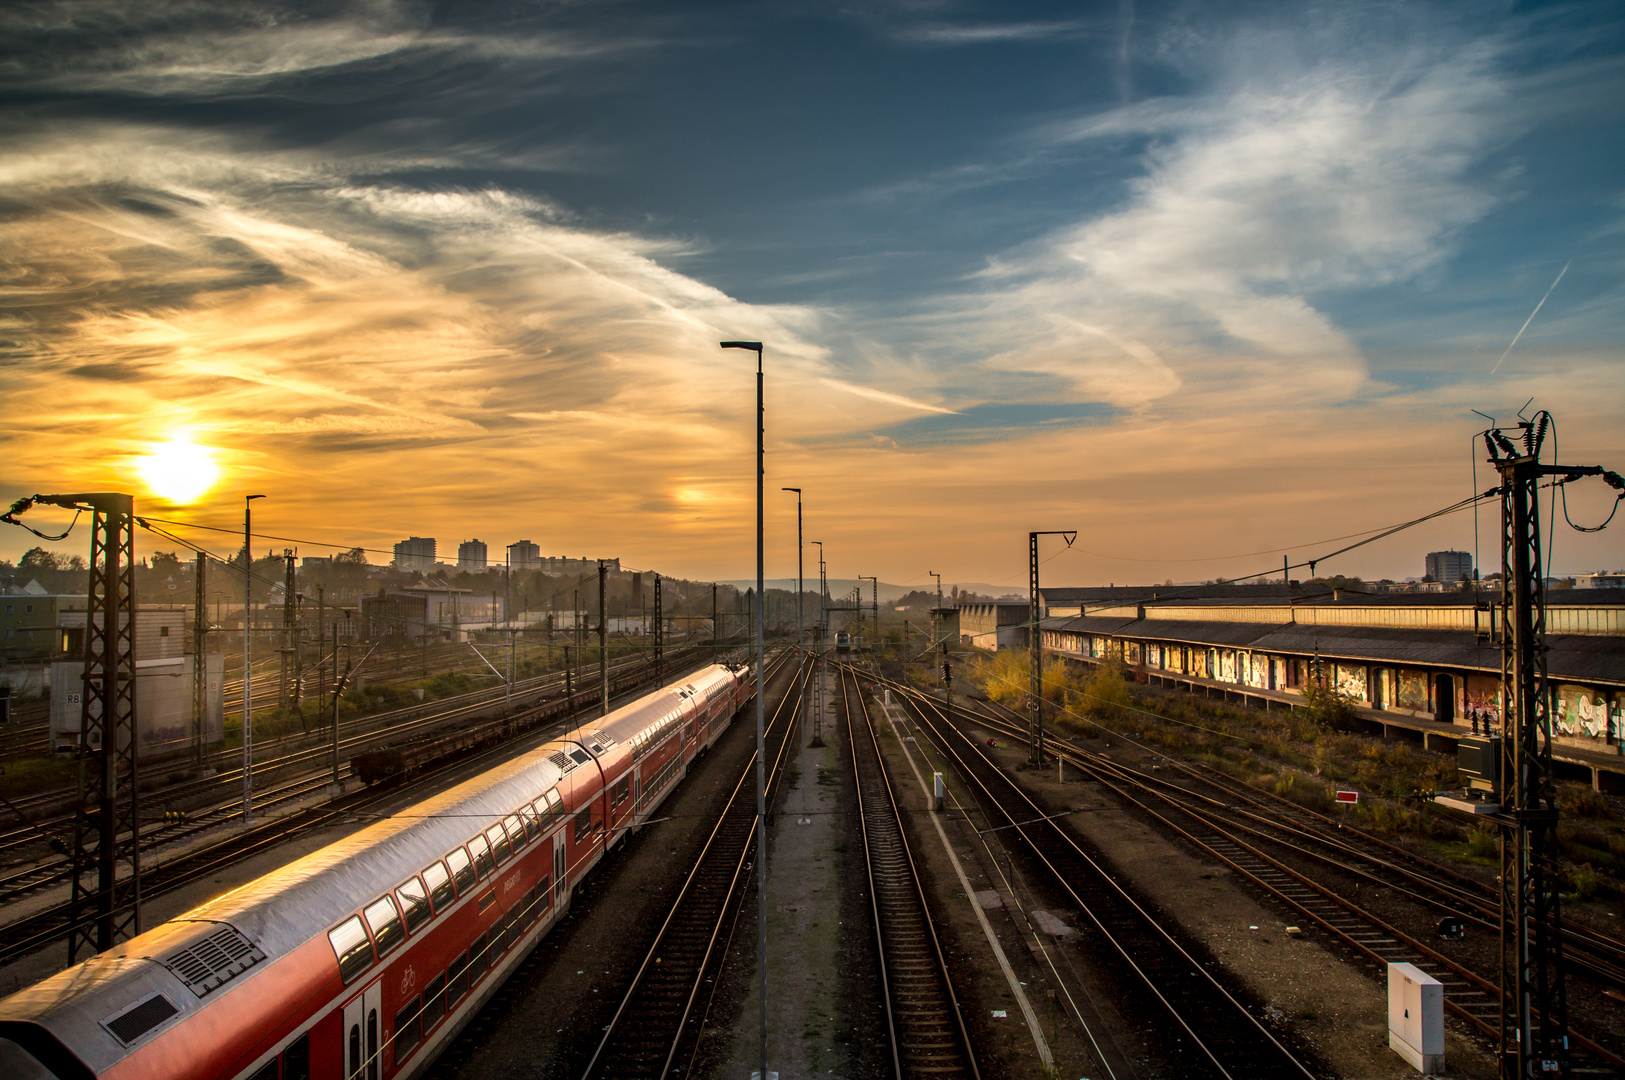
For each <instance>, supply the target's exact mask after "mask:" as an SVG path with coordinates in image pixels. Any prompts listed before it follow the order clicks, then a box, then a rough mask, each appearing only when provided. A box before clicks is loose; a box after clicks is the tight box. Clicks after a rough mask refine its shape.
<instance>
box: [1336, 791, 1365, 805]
mask: <svg viewBox="0 0 1625 1080" xmlns="http://www.w3.org/2000/svg"><path fill="white" fill-rule="evenodd" d="M1337 801H1338V802H1346V803H1357V802H1359V801H1360V793H1359V792H1358V791H1339V792H1338V793H1337Z"/></svg>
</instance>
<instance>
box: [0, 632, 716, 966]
mask: <svg viewBox="0 0 1625 1080" xmlns="http://www.w3.org/2000/svg"><path fill="white" fill-rule="evenodd" d="M666 670H667V671H668V672H670V673H673V674H675V673H676V672H678V671H681V670H684V669H683V668H681V667H678V666H676V663H675V662H674V661H668V666H667V668H666ZM644 688H645V686H644V684H642V683H639V684H636V685H634V686H633V687H632V688H631V692H634V693H635V692H638V691H641V690H642V689H644ZM555 704H557V703H555ZM586 704H590V702H588V703H586ZM533 712H537V713H542V714H543V715H542V716H541V717H540V719H539V721H538V722H539V723H545V722H546V721H547V720H551V719H555V718H557V717H559V716H566V715H571V714H566V713H563V712H562V711H560V710H556V709H554V710H544V709H538V710H533ZM535 726H536V725H535V724H530V725H528V729H534V727H535ZM521 730H522V731H524V730H527V729H521ZM531 737H534V736H531ZM512 752H513V744H512V741H511V740H510V741H507V742H503V743H500V744H498V745H495V746H492V747H490V748H488V749H485V750H482V751H478V752H476V753H475V754H473V755H471V756H469V757H464V758H460V759H458V760H454V761H447V762H445V763H444V764H441V765H439V766H437V767H432V768H431V769H429V770H428V771H426V772H423V773H419V774H418V776H417V777H416V778H415V779H414V781H413V784H414V786H420V785H423V784H428V783H431V782H433V781H434V780H436V779H438V778H439V777H440V776H442V775H444V774H445V773H446V772H448V771H450V770H452V769H459V768H464V767H466V766H467V765H468V764H469V763H470V762H480V761H490V760H500V759H502V758H503V757H504V756H505V755H508V754H511V753H512ZM329 775H330V774H326V773H323V774H320V775H318V776H313V777H305V778H301V779H298V780H294V781H291V782H290V783H288V784H286V785H284V786H283V787H281V788H278V789H274V790H273V791H271V792H269V793H268V794H269V795H270V796H271V799H272V800H274V801H275V802H279V803H280V802H287V801H291V800H293V799H297V798H299V797H300V796H301V795H303V794H308V793H309V792H310V791H311V790H314V789H319V788H321V787H323V786H324V785H325V784H326V783H327V782H328V778H329ZM399 790H400V789H399V787H398V786H394V785H390V786H382V787H379V788H374V789H364V790H362V791H359V792H354V793H352V794H351V795H347V796H341V797H340V798H339V799H337V800H334V801H332V802H329V803H326V804H323V805H322V806H319V807H312V808H310V809H307V810H304V811H301V812H300V813H297V814H294V815H290V816H289V817H287V818H283V819H279V820H277V821H272V822H267V823H266V824H264V825H260V826H257V827H253V828H250V829H249V830H248V831H247V832H244V833H242V834H239V835H237V836H233V837H227V838H224V839H222V840H220V841H218V842H216V843H214V844H210V845H208V846H206V847H204V848H200V849H198V850H197V851H194V852H190V853H188V854H186V855H184V856H182V857H180V858H178V859H173V860H171V861H169V862H168V863H165V864H164V865H163V866H161V867H154V868H151V869H145V870H143V872H142V875H141V891H142V899H143V901H146V900H150V899H152V898H153V897H155V896H159V895H162V894H163V893H165V892H169V891H170V890H172V889H175V888H179V887H180V886H181V885H185V884H187V883H189V882H191V881H193V880H195V879H197V878H199V877H202V876H204V875H206V874H209V873H214V872H217V871H218V870H219V869H220V868H222V867H224V866H228V865H230V864H231V863H233V862H236V861H238V860H240V859H242V858H246V857H247V856H249V855H252V854H254V853H256V852H258V851H260V850H263V849H264V848H267V847H270V846H274V845H275V844H277V843H281V842H282V841H283V840H286V839H290V838H292V837H293V836H297V835H299V834H301V833H304V832H309V831H310V830H312V829H317V828H321V827H323V826H325V825H327V824H329V823H331V822H333V821H334V820H336V819H340V818H342V817H344V816H345V815H353V814H355V813H357V812H359V811H364V810H366V809H368V808H370V807H372V806H374V805H377V804H379V803H380V802H382V801H384V800H388V799H391V798H394V797H395V796H396V795H397V793H398V792H399ZM256 805H259V806H264V805H266V804H265V803H263V802H256ZM240 815H241V810H240V808H238V809H237V810H236V811H235V812H233V811H230V810H227V811H225V814H224V817H223V819H222V820H225V821H229V820H231V819H233V818H237V817H240ZM218 824H220V822H219V821H214V822H208V823H204V824H200V825H198V826H196V827H191V826H188V827H187V828H186V829H185V831H184V832H183V831H179V830H171V831H169V832H168V833H167V835H166V833H165V832H163V831H160V832H158V833H155V834H154V836H155V837H157V838H159V842H161V843H165V844H167V843H171V842H173V841H175V840H179V839H182V838H183V837H184V836H187V835H191V834H193V833H196V832H201V831H203V830H204V829H208V828H214V827H216V826H217V825H218ZM147 850H149V849H148V848H147V847H146V846H145V845H144V846H143V852H146V851H147ZM54 866H55V868H56V870H57V877H56V878H55V880H57V881H60V880H62V879H64V878H66V877H67V876H69V874H70V873H71V867H70V866H69V865H68V864H67V861H66V860H65V859H64V860H59V861H57V862H56V863H55V864H54ZM44 884H46V883H45V882H36V883H34V884H32V885H30V886H29V887H28V889H26V890H24V891H33V890H37V889H38V888H41V887H43V885H44ZM13 895H15V893H14V894H13ZM70 907H71V905H70V904H69V903H68V902H66V901H64V902H61V903H57V904H53V905H51V906H50V907H47V908H45V909H43V910H41V911H39V912H36V913H34V914H32V915H29V916H26V917H24V918H22V919H18V920H16V921H14V922H11V923H9V924H7V925H5V926H3V927H0V963H6V962H8V961H10V960H13V959H16V958H17V957H19V956H23V955H26V954H27V953H30V952H33V951H35V950H36V949H39V948H41V947H43V946H45V945H48V944H50V943H51V942H52V941H54V940H57V939H59V938H61V937H63V936H64V935H65V934H66V933H67V931H68V928H69V916H70V914H71V911H70Z"/></svg>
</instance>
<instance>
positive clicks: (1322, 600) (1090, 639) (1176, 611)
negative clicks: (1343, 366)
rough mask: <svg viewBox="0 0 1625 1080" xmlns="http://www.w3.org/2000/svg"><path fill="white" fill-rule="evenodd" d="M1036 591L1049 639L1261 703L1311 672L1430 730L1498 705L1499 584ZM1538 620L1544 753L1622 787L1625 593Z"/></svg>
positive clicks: (1442, 732)
mask: <svg viewBox="0 0 1625 1080" xmlns="http://www.w3.org/2000/svg"><path fill="white" fill-rule="evenodd" d="M1169 594H1173V595H1169ZM1043 601H1044V605H1043V609H1044V612H1045V616H1046V617H1045V618H1044V621H1043V636H1042V641H1043V645H1044V648H1045V650H1046V651H1048V652H1051V653H1054V654H1057V655H1059V656H1062V657H1066V658H1070V659H1072V660H1076V661H1082V662H1091V663H1092V662H1098V661H1101V660H1104V659H1117V660H1121V661H1122V662H1123V663H1125V664H1127V665H1128V666H1129V667H1130V668H1131V669H1133V670H1134V671H1135V673H1136V676H1137V677H1138V678H1142V679H1144V680H1145V681H1150V682H1159V683H1164V684H1168V685H1177V686H1181V687H1183V688H1187V689H1191V690H1194V691H1196V692H1209V691H1216V692H1219V693H1222V694H1225V695H1227V696H1236V697H1238V698H1239V699H1241V700H1247V701H1250V702H1252V703H1254V704H1267V702H1268V701H1271V700H1273V701H1278V702H1290V701H1292V700H1294V699H1295V698H1296V697H1297V696H1298V695H1300V694H1301V693H1302V690H1303V687H1304V686H1305V685H1306V684H1308V683H1309V682H1310V681H1311V680H1312V679H1313V680H1316V681H1321V682H1324V683H1325V684H1326V685H1328V686H1330V687H1334V688H1336V689H1337V690H1339V691H1341V692H1342V693H1344V694H1346V695H1348V697H1349V698H1350V699H1351V700H1352V702H1353V703H1354V704H1355V705H1356V706H1358V707H1359V709H1360V710H1361V714H1362V715H1364V716H1366V717H1367V718H1368V719H1370V720H1372V721H1374V722H1376V723H1378V724H1381V725H1382V726H1383V727H1384V729H1385V730H1386V729H1390V728H1404V729H1406V730H1408V731H1410V732H1412V733H1417V734H1419V736H1420V738H1421V739H1422V741H1424V742H1427V741H1428V740H1429V739H1430V738H1432V737H1435V736H1437V737H1440V738H1443V739H1445V740H1446V742H1447V743H1448V742H1450V741H1452V740H1453V739H1454V738H1455V737H1457V736H1459V735H1462V734H1467V733H1470V732H1471V730H1472V729H1473V727H1475V726H1479V725H1496V724H1498V723H1499V717H1500V715H1501V712H1502V701H1501V695H1500V690H1501V682H1500V675H1501V645H1500V640H1499V632H1500V631H1499V622H1500V611H1499V605H1500V594H1499V593H1498V592H1489V591H1476V592H1454V593H1439V594H1431V593H1419V594H1397V595H1396V594H1381V595H1374V594H1369V593H1359V592H1343V591H1333V590H1327V589H1322V588H1319V587H1317V586H1314V585H1309V586H1296V585H1292V586H1281V585H1268V586H1217V587H1208V588H1205V589H1204V588H1197V589H1188V590H1182V589H1173V588H1164V589H1125V588H1117V589H1044V590H1043ZM1546 620H1547V638H1546V641H1547V646H1548V650H1549V652H1548V664H1549V669H1550V673H1551V685H1552V697H1553V700H1552V714H1553V717H1554V720H1555V721H1556V724H1555V729H1554V731H1553V743H1554V754H1555V755H1556V757H1557V759H1558V761H1559V763H1560V764H1561V765H1563V766H1566V767H1567V768H1568V769H1569V771H1570V772H1571V773H1573V774H1575V775H1579V773H1580V771H1584V772H1586V773H1588V774H1589V776H1590V779H1591V780H1592V781H1593V783H1595V784H1597V785H1598V786H1599V787H1610V788H1611V787H1615V786H1618V787H1621V788H1625V757H1622V756H1621V755H1622V753H1625V590H1602V589H1597V590H1584V591H1581V590H1565V591H1562V592H1555V593H1549V594H1548V595H1547V605H1546Z"/></svg>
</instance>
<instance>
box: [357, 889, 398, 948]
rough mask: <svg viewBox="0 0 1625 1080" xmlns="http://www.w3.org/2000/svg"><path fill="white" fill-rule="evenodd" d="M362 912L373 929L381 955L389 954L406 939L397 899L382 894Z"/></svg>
mask: <svg viewBox="0 0 1625 1080" xmlns="http://www.w3.org/2000/svg"><path fill="white" fill-rule="evenodd" d="M361 914H363V915H364V916H366V918H367V927H368V929H370V930H371V931H372V940H373V942H374V943H375V944H376V945H377V946H378V955H379V956H388V955H389V951H390V950H391V949H393V948H394V947H395V946H397V945H399V944H400V943H401V942H403V941H405V940H406V931H405V930H404V929H402V927H401V913H400V912H399V911H396V910H395V901H393V900H391V899H390V898H389V897H387V896H380V897H379V898H378V899H376V900H374V901H373V902H372V903H370V904H368V905H367V906H366V908H365V909H363V910H362V912H361Z"/></svg>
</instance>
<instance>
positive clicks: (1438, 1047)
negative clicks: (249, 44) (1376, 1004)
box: [1388, 964, 1444, 1073]
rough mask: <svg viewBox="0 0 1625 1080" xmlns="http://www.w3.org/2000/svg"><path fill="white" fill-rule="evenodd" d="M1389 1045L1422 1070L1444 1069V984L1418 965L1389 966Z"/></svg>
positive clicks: (1428, 1071)
mask: <svg viewBox="0 0 1625 1080" xmlns="http://www.w3.org/2000/svg"><path fill="white" fill-rule="evenodd" d="M1388 1048H1389V1049H1390V1050H1393V1051H1394V1052H1395V1053H1397V1054H1398V1055H1399V1056H1400V1057H1402V1058H1404V1059H1405V1060H1406V1061H1408V1062H1410V1063H1411V1065H1412V1067H1414V1068H1417V1069H1420V1070H1421V1071H1422V1072H1425V1073H1437V1072H1443V1071H1444V986H1443V984H1441V983H1440V982H1439V980H1438V979H1435V978H1434V977H1433V976H1431V975H1429V974H1428V973H1427V972H1425V971H1423V970H1422V969H1421V968H1419V967H1417V966H1416V965H1415V964H1389V965H1388Z"/></svg>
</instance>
